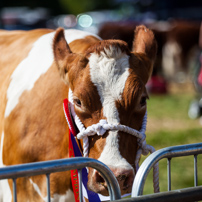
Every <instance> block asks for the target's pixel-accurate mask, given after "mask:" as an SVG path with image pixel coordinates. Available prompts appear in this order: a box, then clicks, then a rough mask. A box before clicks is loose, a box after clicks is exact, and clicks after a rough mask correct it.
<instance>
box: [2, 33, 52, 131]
mask: <svg viewBox="0 0 202 202" xmlns="http://www.w3.org/2000/svg"><path fill="white" fill-rule="evenodd" d="M49 32H51V30H45V29H44V30H42V29H39V30H34V31H12V32H11V31H4V30H1V31H0V50H1V54H0V120H1V123H2V122H3V119H4V114H5V106H6V102H7V96H6V94H7V89H8V86H9V83H10V80H11V78H10V77H11V75H12V73H13V71H14V70H15V68H16V67H17V66H18V64H19V63H20V62H21V61H22V60H23V59H24V58H26V57H27V55H28V53H29V51H30V50H31V48H32V46H33V43H34V42H35V41H36V40H37V39H38V38H39V37H40V36H42V35H43V34H46V33H49ZM1 134H2V124H0V135H1Z"/></svg>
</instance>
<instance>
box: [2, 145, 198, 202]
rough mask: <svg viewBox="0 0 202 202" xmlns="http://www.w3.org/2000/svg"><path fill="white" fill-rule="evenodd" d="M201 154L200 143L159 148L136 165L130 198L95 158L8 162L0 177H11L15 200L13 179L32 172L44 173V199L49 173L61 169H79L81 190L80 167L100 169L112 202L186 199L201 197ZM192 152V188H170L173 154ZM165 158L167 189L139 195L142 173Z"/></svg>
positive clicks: (185, 154) (191, 199)
mask: <svg viewBox="0 0 202 202" xmlns="http://www.w3.org/2000/svg"><path fill="white" fill-rule="evenodd" d="M198 154H202V143H197V144H189V145H181V146H174V147H167V148H163V149H160V150H158V151H156V152H154V153H153V154H151V155H150V156H148V157H147V159H145V161H144V162H143V163H142V165H141V166H140V168H139V170H138V172H137V174H136V177H135V180H134V183H133V190H132V198H130V199H121V193H120V188H119V185H118V182H117V180H116V178H115V177H114V175H113V173H112V172H111V170H110V169H109V168H108V167H107V166H106V165H104V164H103V163H101V162H100V161H97V160H95V159H91V158H84V157H77V158H71V159H59V160H53V161H44V162H37V163H29V164H23V165H16V166H8V167H4V168H0V179H10V178H11V179H13V190H14V192H13V198H14V200H13V201H14V202H17V195H16V179H17V178H19V177H26V176H34V175H41V174H45V175H46V176H47V197H48V198H47V201H48V202H50V201H51V200H50V178H49V175H50V173H54V172H62V171H68V170H74V169H78V173H79V190H82V183H81V181H82V175H81V169H82V168H83V167H92V168H94V169H96V170H98V172H100V173H101V175H102V176H103V178H104V179H105V181H106V182H107V185H108V190H109V194H110V200H111V201H115V200H116V202H133V201H136V202H143V201H144V202H147V201H149V202H160V201H161V202H162V201H164V202H171V201H172V202H179V201H183V202H190V201H197V200H202V186H198V173H197V155H198ZM189 155H194V186H195V187H192V188H186V189H180V190H174V191H171V166H170V165H171V159H172V158H173V157H180V156H189ZM163 158H167V160H168V164H167V165H168V192H162V193H156V194H150V195H145V196H141V195H142V193H143V188H144V183H145V180H146V177H147V175H148V173H149V171H150V170H151V168H152V167H153V165H154V164H155V163H157V162H158V161H159V160H161V159H163ZM82 200H83V196H82V191H80V201H82Z"/></svg>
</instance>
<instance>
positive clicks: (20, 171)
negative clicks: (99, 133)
mask: <svg viewBox="0 0 202 202" xmlns="http://www.w3.org/2000/svg"><path fill="white" fill-rule="evenodd" d="M84 167H91V168H94V169H96V170H97V171H98V172H99V173H100V174H101V175H102V176H103V178H104V180H105V181H106V183H107V186H108V190H109V194H110V200H111V201H113V200H117V199H120V198H121V192H120V188H119V184H118V182H117V180H116V178H115V176H114V174H113V173H112V171H111V170H110V169H109V168H108V167H107V166H106V165H105V164H103V163H102V162H100V161H98V160H96V159H92V158H84V157H75V158H69V159H59V160H52V161H43V162H36V163H28V164H21V165H15V166H7V167H3V168H0V180H3V179H12V180H13V201H14V202H17V190H16V179H17V178H19V177H26V176H34V175H42V174H45V175H46V179H47V201H48V202H50V201H51V197H50V174H51V173H55V172H62V171H68V170H75V169H77V170H78V177H79V195H80V202H81V201H83V195H82V173H81V171H82V168H84Z"/></svg>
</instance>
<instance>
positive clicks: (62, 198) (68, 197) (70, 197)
mask: <svg viewBox="0 0 202 202" xmlns="http://www.w3.org/2000/svg"><path fill="white" fill-rule="evenodd" d="M29 180H30V183H31V184H32V185H33V187H34V190H35V191H36V192H37V193H38V194H39V196H40V197H41V199H42V200H43V201H44V202H47V201H48V198H47V196H43V195H42V193H41V191H40V188H39V187H38V185H37V184H36V183H34V182H33V180H32V179H31V178H30V179H29ZM69 201H71V202H74V201H75V200H74V193H73V192H72V190H71V189H69V190H67V191H66V194H64V195H61V194H53V197H52V198H51V202H69Z"/></svg>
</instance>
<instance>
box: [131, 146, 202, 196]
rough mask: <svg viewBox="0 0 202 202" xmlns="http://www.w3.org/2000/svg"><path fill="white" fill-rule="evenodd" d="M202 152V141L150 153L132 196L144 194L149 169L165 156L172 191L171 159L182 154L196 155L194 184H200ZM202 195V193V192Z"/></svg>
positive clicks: (169, 187)
mask: <svg viewBox="0 0 202 202" xmlns="http://www.w3.org/2000/svg"><path fill="white" fill-rule="evenodd" d="M198 154H202V143H196V144H187V145H180V146H173V147H167V148H163V149H160V150H158V151H156V152H154V153H153V154H151V155H149V156H148V157H147V158H146V159H145V161H144V162H143V163H142V165H141V166H140V168H139V170H138V172H137V174H136V177H135V180H134V183H133V189H132V197H136V196H140V195H142V194H143V188H144V184H145V180H146V177H147V175H148V174H149V171H150V170H151V168H152V167H153V165H154V164H155V163H157V162H158V161H159V160H161V159H163V158H167V165H168V166H167V170H168V191H171V166H170V165H171V159H172V158H173V157H180V156H190V155H193V156H194V186H197V185H198V173H197V155H198ZM201 195H202V194H201Z"/></svg>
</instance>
